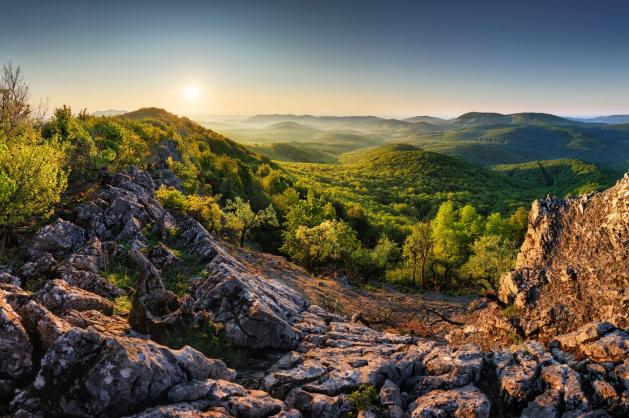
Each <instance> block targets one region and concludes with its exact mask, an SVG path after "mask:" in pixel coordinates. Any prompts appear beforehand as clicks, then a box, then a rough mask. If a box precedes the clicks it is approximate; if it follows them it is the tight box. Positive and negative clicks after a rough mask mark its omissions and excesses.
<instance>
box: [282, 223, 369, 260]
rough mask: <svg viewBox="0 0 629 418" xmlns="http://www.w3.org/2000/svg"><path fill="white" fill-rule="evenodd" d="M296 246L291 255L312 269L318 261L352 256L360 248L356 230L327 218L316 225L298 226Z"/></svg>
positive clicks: (292, 248) (291, 249)
mask: <svg viewBox="0 0 629 418" xmlns="http://www.w3.org/2000/svg"><path fill="white" fill-rule="evenodd" d="M295 238H296V241H297V244H298V245H296V246H294V247H291V248H290V253H289V255H290V256H291V257H292V258H293V259H294V260H297V261H300V262H302V263H303V264H304V265H305V266H306V267H307V268H309V269H311V268H312V267H314V266H315V265H316V264H318V263H322V262H324V261H328V260H332V261H339V260H341V259H342V258H343V257H351V255H352V254H353V252H354V251H356V250H357V249H358V248H360V243H359V241H358V239H357V237H356V232H355V231H354V230H353V229H352V228H351V227H350V226H349V225H348V224H346V223H345V222H343V221H339V220H336V219H334V220H325V221H323V222H321V223H320V224H319V225H317V226H314V227H311V228H310V227H307V226H305V225H302V226H300V227H299V228H297V231H296V234H295Z"/></svg>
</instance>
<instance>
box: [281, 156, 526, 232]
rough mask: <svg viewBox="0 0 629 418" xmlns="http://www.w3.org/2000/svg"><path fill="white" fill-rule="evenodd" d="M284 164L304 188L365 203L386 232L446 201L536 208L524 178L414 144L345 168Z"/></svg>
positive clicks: (355, 159) (350, 159)
mask: <svg viewBox="0 0 629 418" xmlns="http://www.w3.org/2000/svg"><path fill="white" fill-rule="evenodd" d="M281 166H282V167H284V168H285V169H286V170H287V171H288V172H289V173H290V174H292V175H293V176H294V177H295V179H296V180H297V185H298V186H302V187H304V188H306V189H311V190H315V191H316V192H318V193H320V194H322V195H324V196H327V197H328V198H330V199H333V200H338V201H340V202H342V203H345V204H355V205H360V206H362V207H363V208H365V210H366V212H367V214H368V215H369V216H370V218H371V221H372V222H374V223H375V224H377V225H380V226H382V227H383V228H384V229H395V228H397V227H399V226H401V225H405V224H407V223H409V222H412V220H414V219H423V218H426V217H429V216H432V215H434V213H435V211H436V210H437V208H438V206H439V204H440V203H442V202H444V201H446V200H452V201H454V202H456V203H458V204H461V205H463V204H466V203H471V204H473V205H474V206H475V207H477V208H478V209H479V211H481V212H483V213H488V212H490V211H502V212H505V213H507V212H510V211H512V210H514V209H515V208H517V207H518V206H522V205H524V206H528V205H530V202H531V200H532V199H533V196H534V194H535V193H534V192H533V191H531V190H528V189H529V187H528V185H527V184H526V183H524V182H523V181H521V180H519V179H516V178H511V177H509V176H506V175H503V174H501V173H498V172H494V171H492V170H489V169H487V168H484V167H480V166H476V165H474V164H471V163H468V162H466V161H464V160H461V159H458V158H452V157H449V156H446V155H442V154H437V153H434V152H427V151H423V150H421V149H419V148H417V147H415V146H412V145H408V144H392V145H386V146H383V147H379V148H376V149H372V150H367V151H363V152H358V153H355V154H348V155H345V156H344V157H343V158H342V159H341V162H340V163H339V164H303V163H282V164H281Z"/></svg>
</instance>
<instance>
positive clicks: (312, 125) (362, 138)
mask: <svg viewBox="0 0 629 418" xmlns="http://www.w3.org/2000/svg"><path fill="white" fill-rule="evenodd" d="M627 118H628V119H627V120H628V121H629V116H627ZM604 120H606V121H607V122H603V121H604ZM623 121H624V119H623V116H621V115H620V116H610V117H606V119H604V118H597V119H596V120H593V119H588V120H587V121H581V120H574V119H568V118H564V117H560V116H556V115H552V114H548V113H534V112H523V113H514V114H501V113H490V112H469V113H465V114H463V115H461V116H459V117H456V118H453V119H449V120H446V119H440V118H434V117H431V116H415V117H412V118H407V119H387V118H380V117H377V116H313V115H292V114H286V115H281V114H274V115H256V116H253V117H250V118H248V119H246V120H244V121H242V122H241V123H240V124H238V125H231V126H230V127H228V128H225V129H221V130H220V132H221V133H223V134H224V135H226V136H228V137H231V138H234V139H235V140H237V141H240V142H243V143H246V144H248V146H250V147H251V148H252V149H254V150H255V151H256V152H258V153H261V154H263V155H266V156H267V157H269V158H272V159H276V160H281V161H295V162H334V161H338V159H339V158H340V157H341V156H342V155H343V154H344V153H347V152H354V151H356V150H359V149H362V148H370V147H374V146H377V145H385V144H389V143H407V144H412V145H415V146H418V147H420V148H421V149H423V150H425V151H432V152H437V153H441V154H446V155H450V156H455V157H459V158H463V159H465V160H468V161H470V162H473V163H477V164H481V165H484V166H492V165H496V164H518V163H526V162H529V161H537V160H557V159H572V160H581V161H586V162H588V163H594V164H597V165H599V166H601V167H607V168H609V169H612V170H618V171H625V170H627V168H628V167H629V122H628V123H616V122H623ZM612 122H614V123H612ZM206 126H208V127H210V128H212V126H211V125H209V124H208V125H206ZM277 144H283V145H281V146H278V145H277Z"/></svg>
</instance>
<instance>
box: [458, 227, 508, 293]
mask: <svg viewBox="0 0 629 418" xmlns="http://www.w3.org/2000/svg"><path fill="white" fill-rule="evenodd" d="M472 252H473V255H472V256H471V257H470V258H469V260H468V261H467V262H466V263H465V265H463V267H462V268H461V271H462V273H463V274H466V275H467V276H469V277H471V278H473V279H476V280H477V281H479V282H480V283H482V284H484V285H485V286H486V287H488V288H491V289H493V290H495V291H497V290H498V286H499V284H500V276H501V275H502V273H504V272H505V271H508V270H510V269H512V268H513V267H514V265H515V256H516V254H517V248H516V246H515V245H514V244H513V241H511V240H508V239H505V238H504V237H502V236H499V235H485V236H482V237H481V238H479V239H478V240H476V241H475V242H474V245H473V246H472Z"/></svg>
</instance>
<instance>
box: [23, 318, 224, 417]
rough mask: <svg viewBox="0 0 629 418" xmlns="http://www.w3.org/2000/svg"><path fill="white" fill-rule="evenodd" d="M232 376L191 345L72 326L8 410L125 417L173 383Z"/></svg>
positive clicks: (160, 396)
mask: <svg viewBox="0 0 629 418" xmlns="http://www.w3.org/2000/svg"><path fill="white" fill-rule="evenodd" d="M233 377H234V373H233V371H231V370H230V369H228V368H227V367H226V366H225V364H224V363H223V362H222V361H220V360H210V359H207V358H206V357H205V356H203V355H202V354H201V353H199V352H198V351H196V350H194V349H192V348H190V347H184V348H183V349H181V350H171V349H168V348H166V347H164V346H160V345H158V344H155V343H153V342H150V341H145V340H140V339H137V338H128V337H119V336H116V337H114V336H111V335H102V334H99V333H98V332H96V331H90V330H81V329H77V328H73V329H71V330H70V331H69V332H68V333H66V334H65V335H63V336H62V337H61V338H59V339H57V341H56V342H55V343H54V345H53V346H52V347H50V349H49V350H48V351H47V353H46V355H45V356H44V357H43V358H42V361H41V368H40V370H39V373H38V374H37V377H36V379H35V380H34V382H33V383H32V384H31V385H30V386H29V387H28V388H27V389H26V391H25V394H23V395H21V396H20V397H18V399H16V401H14V403H13V408H14V410H18V409H28V406H29V405H33V404H36V403H38V404H40V405H41V408H42V410H44V411H46V413H47V414H50V415H57V416H68V415H72V416H96V417H104V416H124V415H129V414H133V413H135V412H138V411H140V410H143V409H145V408H147V407H150V406H154V405H156V404H158V403H160V402H161V401H162V400H163V399H165V398H166V395H167V394H168V392H169V391H170V389H172V388H173V387H175V386H176V385H179V384H182V383H185V382H190V381H193V380H203V379H208V378H214V379H220V378H233ZM34 400H36V402H35V401H34Z"/></svg>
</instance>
